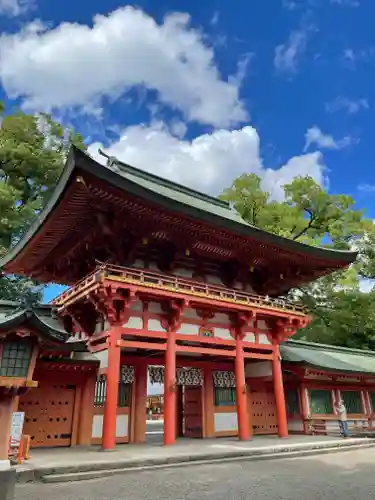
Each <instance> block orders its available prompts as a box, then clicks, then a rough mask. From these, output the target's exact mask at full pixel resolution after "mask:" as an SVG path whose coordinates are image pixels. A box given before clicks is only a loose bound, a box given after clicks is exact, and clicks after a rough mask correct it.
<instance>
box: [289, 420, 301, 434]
mask: <svg viewBox="0 0 375 500" xmlns="http://www.w3.org/2000/svg"><path fill="white" fill-rule="evenodd" d="M288 431H290V432H304V427H303V420H302V419H296V420H294V419H293V420H290V421H288Z"/></svg>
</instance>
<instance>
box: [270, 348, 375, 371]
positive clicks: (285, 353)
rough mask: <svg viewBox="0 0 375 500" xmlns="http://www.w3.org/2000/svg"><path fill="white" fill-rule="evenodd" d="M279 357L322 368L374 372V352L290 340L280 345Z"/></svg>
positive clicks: (291, 361)
mask: <svg viewBox="0 0 375 500" xmlns="http://www.w3.org/2000/svg"><path fill="white" fill-rule="evenodd" d="M280 353H281V358H282V360H283V361H288V362H290V363H297V364H304V365H309V366H314V367H316V368H321V369H324V370H331V371H339V372H348V373H368V374H370V373H371V374H375V352H373V351H362V350H359V349H348V348H345V347H335V346H329V345H325V344H314V343H310V342H303V341H296V340H290V341H288V342H285V343H284V344H282V345H281V346H280Z"/></svg>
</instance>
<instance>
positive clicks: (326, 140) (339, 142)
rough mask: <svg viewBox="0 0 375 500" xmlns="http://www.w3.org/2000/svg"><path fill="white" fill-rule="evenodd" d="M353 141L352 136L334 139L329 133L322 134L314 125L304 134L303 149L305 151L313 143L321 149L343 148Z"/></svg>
mask: <svg viewBox="0 0 375 500" xmlns="http://www.w3.org/2000/svg"><path fill="white" fill-rule="evenodd" d="M353 142H354V141H353V138H352V137H350V136H345V137H343V138H342V139H335V138H334V137H333V136H332V135H330V134H323V132H322V131H321V130H320V128H319V127H317V126H316V125H314V127H311V128H309V129H308V131H307V132H306V134H305V147H304V151H307V150H308V149H309V147H310V146H312V145H314V144H315V145H316V146H317V147H318V148H321V149H343V148H346V147H348V146H350V145H351V144H353Z"/></svg>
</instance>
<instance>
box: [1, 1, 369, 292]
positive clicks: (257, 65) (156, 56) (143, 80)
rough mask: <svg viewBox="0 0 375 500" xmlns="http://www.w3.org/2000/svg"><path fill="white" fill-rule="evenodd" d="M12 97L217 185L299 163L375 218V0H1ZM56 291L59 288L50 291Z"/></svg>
mask: <svg viewBox="0 0 375 500" xmlns="http://www.w3.org/2000/svg"><path fill="white" fill-rule="evenodd" d="M0 12H1V15H0V28H1V32H2V36H1V37H0V83H1V89H0V97H1V98H3V99H4V100H5V101H9V102H12V103H15V104H17V105H19V106H22V108H23V109H25V110H27V111H35V112H38V111H41V110H48V111H51V112H52V113H53V114H54V116H56V117H57V118H59V119H61V120H63V121H64V123H66V124H69V125H72V126H74V127H76V128H77V129H78V130H79V131H80V132H81V133H82V134H83V135H84V137H85V140H86V143H87V144H88V145H89V151H90V153H91V154H93V155H95V154H96V151H97V149H98V147H99V146H104V147H105V148H107V150H108V151H109V152H110V153H111V154H114V155H116V156H118V157H119V158H121V159H122V160H124V161H126V162H128V163H130V164H133V165H134V166H138V167H140V168H144V169H147V170H150V171H152V172H156V173H158V174H159V175H162V176H166V177H168V178H171V179H173V180H176V181H179V182H182V183H184V184H187V185H190V186H192V187H195V188H198V189H201V190H203V191H207V192H211V193H213V194H217V193H218V192H220V191H221V189H222V188H224V187H226V186H228V185H229V184H230V183H231V181H232V180H233V178H234V177H236V176H237V175H239V174H241V173H243V172H255V173H257V174H258V175H260V177H261V178H262V182H263V187H264V188H265V189H267V190H268V191H270V192H271V194H272V196H274V197H275V198H280V197H281V196H282V190H281V186H282V184H283V183H284V182H289V181H290V180H291V179H292V178H293V177H294V176H296V175H311V176H312V177H314V178H315V179H316V180H317V181H318V182H321V183H322V184H325V185H327V186H329V189H330V191H331V192H335V193H339V192H345V193H347V194H351V195H352V196H353V197H354V198H355V199H356V201H357V204H358V206H359V207H361V208H364V209H366V211H367V214H368V216H369V217H372V218H375V202H374V201H373V199H374V193H375V170H374V169H373V166H372V164H373V131H374V129H375V123H374V122H375V115H374V113H373V108H374V106H375V87H374V85H373V81H374V79H375V31H374V29H373V20H374V16H375V2H374V1H371V0H252V1H248V0H247V1H246V0H238V1H237V2H230V1H229V0H206V1H205V2H196V1H187V0H175V1H167V0H159V1H157V2H155V1H151V0H149V1H146V0H139V1H138V2H137V4H136V5H135V4H133V5H132V4H125V3H122V2H119V1H116V0H106V1H103V0H92V1H91V2H76V1H74V2H73V1H72V0H65V1H64V2H56V1H54V2H52V1H51V0H35V1H29V0H0ZM55 293H56V289H55V288H52V289H50V290H49V292H48V294H47V296H46V298H47V299H50V298H51V296H52V295H53V294H55Z"/></svg>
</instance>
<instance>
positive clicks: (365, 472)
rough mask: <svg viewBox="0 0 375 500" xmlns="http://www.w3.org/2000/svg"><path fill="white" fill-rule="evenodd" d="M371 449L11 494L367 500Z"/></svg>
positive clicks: (374, 464) (130, 499)
mask: <svg viewBox="0 0 375 500" xmlns="http://www.w3.org/2000/svg"><path fill="white" fill-rule="evenodd" d="M374 470H375V452H374V449H371V448H370V449H368V450H358V451H349V452H341V453H335V454H332V455H320V456H316V457H309V458H297V459H291V460H274V461H267V462H241V463H235V464H223V465H204V466H186V467H183V468H179V469H167V470H156V471H153V472H150V471H148V472H138V473H128V474H125V475H120V476H113V477H111V478H106V479H101V480H91V481H84V482H77V483H63V484H56V485H45V484H30V485H20V486H17V488H16V500H46V499H53V500H86V499H87V500H117V499H119V500H120V499H121V500H122V499H126V500H169V499H171V500H172V499H173V500H196V499H198V500H202V499H210V500H232V499H233V500H242V499H256V500H266V499H267V500H273V499H275V500H276V499H288V500H301V499H302V498H303V499H304V500H336V499H337V500H369V499H371V498H374V486H375V479H374Z"/></svg>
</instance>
